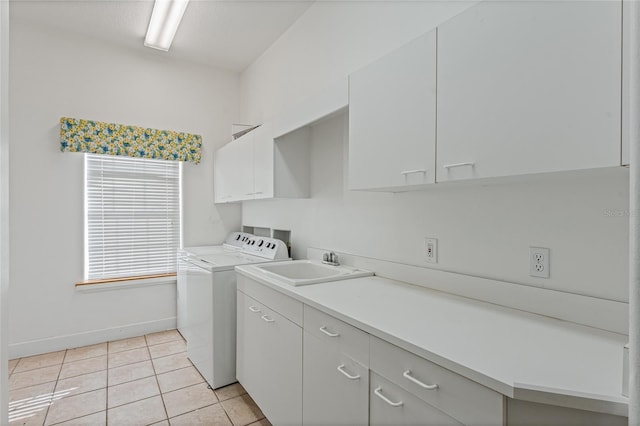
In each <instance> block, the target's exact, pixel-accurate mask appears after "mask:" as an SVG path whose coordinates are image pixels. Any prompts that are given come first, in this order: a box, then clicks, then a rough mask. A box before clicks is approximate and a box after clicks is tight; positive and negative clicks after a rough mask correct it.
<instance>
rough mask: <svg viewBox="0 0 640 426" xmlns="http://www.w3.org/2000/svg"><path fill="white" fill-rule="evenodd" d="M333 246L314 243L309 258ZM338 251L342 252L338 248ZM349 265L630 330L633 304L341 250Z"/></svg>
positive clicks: (560, 316) (547, 313) (567, 318)
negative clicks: (321, 246) (318, 245)
mask: <svg viewBox="0 0 640 426" xmlns="http://www.w3.org/2000/svg"><path fill="white" fill-rule="evenodd" d="M327 251H329V250H326V249H319V248H313V247H310V248H308V249H307V257H308V258H309V259H316V260H319V259H322V253H324V252H327ZM337 253H338V252H337ZM338 255H339V259H340V262H342V263H344V264H345V265H350V266H355V267H357V268H362V269H367V270H369V271H373V272H375V274H376V275H378V276H380V277H383V278H388V279H391V280H396V281H403V282H406V283H409V284H414V285H418V286H421V287H426V288H430V289H433V290H439V291H443V292H446V293H451V294H455V295H458V296H463V297H468V298H470V299H475V300H480V301H483V302H489V303H493V304H496V305H500V306H506V307H508V308H513V309H518V310H521V311H525V312H531V313H534V314H538V315H544V316H548V317H551V318H556V319H560V320H563V321H570V322H573V323H577V324H582V325H586V326H589V327H594V328H599V329H602V330H606V331H612V332H614V333H620V334H629V332H628V330H629V304H628V303H624V302H618V301H614V300H607V299H600V298H597V297H591V296H584V295H580V294H573V293H565V292H561V291H556V290H550V289H545V288H539V287H531V286H526V285H521V284H517V283H511V282H507V281H497V280H492V279H488V278H482V277H475V276H471V275H465V274H459V273H455V272H448V271H441V270H437V269H431V268H427V267H421V266H416V265H407V264H402V263H397V262H391V261H387V260H381V259H373V258H369V257H364V256H358V255H354V254H349V253H338Z"/></svg>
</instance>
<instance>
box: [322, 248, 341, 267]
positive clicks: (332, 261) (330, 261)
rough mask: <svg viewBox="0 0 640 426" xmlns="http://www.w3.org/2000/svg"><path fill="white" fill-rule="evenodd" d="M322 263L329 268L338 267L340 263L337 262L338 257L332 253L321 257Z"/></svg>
mask: <svg viewBox="0 0 640 426" xmlns="http://www.w3.org/2000/svg"><path fill="white" fill-rule="evenodd" d="M322 263H326V264H327V265H331V266H338V265H340V262H339V261H338V255H337V254H335V253H334V252H332V251H330V252H329V253H325V254H323V255H322Z"/></svg>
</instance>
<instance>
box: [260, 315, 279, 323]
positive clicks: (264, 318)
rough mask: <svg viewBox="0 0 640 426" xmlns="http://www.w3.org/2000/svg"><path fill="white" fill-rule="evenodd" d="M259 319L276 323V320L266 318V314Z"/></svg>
mask: <svg viewBox="0 0 640 426" xmlns="http://www.w3.org/2000/svg"><path fill="white" fill-rule="evenodd" d="M260 318H262V319H263V320H265V321H266V322H276V320H274V319H271V318H269V317H268V316H267V314H264V315H263V316H261V317H260Z"/></svg>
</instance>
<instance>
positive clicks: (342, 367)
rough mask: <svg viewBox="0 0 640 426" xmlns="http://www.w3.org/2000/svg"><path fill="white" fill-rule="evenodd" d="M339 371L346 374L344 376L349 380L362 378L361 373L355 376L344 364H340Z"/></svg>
mask: <svg viewBox="0 0 640 426" xmlns="http://www.w3.org/2000/svg"><path fill="white" fill-rule="evenodd" d="M338 371H339V372H341V373H342V374H343V375H344V377H346V378H347V379H349V380H358V379H359V378H360V375H359V374H356V375H355V376H353V375H351V374H349V373H347V372H346V370H345V369H344V364H340V365H339V366H338Z"/></svg>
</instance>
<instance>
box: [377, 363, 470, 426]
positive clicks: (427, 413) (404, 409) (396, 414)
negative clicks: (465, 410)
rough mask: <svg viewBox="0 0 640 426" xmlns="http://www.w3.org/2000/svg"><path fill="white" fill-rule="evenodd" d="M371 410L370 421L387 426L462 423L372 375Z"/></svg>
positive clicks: (447, 425) (457, 425) (441, 425)
mask: <svg viewBox="0 0 640 426" xmlns="http://www.w3.org/2000/svg"><path fill="white" fill-rule="evenodd" d="M369 398H370V400H371V413H370V416H371V417H370V424H371V425H372V426H373V425H380V426H383V425H384V426H388V425H397V426H400V425H424V426H461V425H462V423H459V422H458V421H456V420H455V419H453V418H452V417H449V416H447V415H446V414H445V413H443V412H442V411H440V410H438V409H437V408H434V407H432V406H431V405H429V404H427V403H426V402H424V401H422V400H420V399H419V398H417V397H416V396H414V395H412V394H410V393H409V392H407V391H405V390H403V389H402V388H400V387H398V386H396V385H394V384H393V383H391V382H390V381H388V380H385V379H383V378H382V377H381V376H378V375H377V374H375V373H372V374H371V394H370V396H369Z"/></svg>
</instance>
